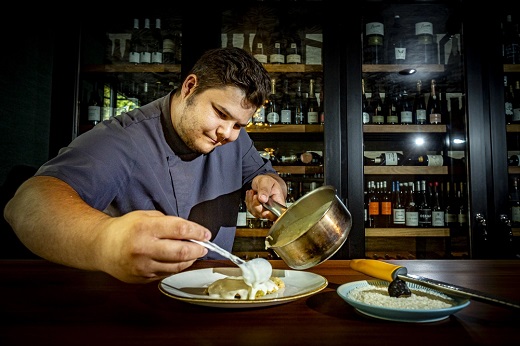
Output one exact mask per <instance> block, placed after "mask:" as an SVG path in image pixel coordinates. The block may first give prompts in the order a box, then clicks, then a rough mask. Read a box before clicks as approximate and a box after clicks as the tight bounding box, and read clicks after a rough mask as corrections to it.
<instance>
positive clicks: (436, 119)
mask: <svg viewBox="0 0 520 346" xmlns="http://www.w3.org/2000/svg"><path fill="white" fill-rule="evenodd" d="M441 118H442V115H441V114H440V113H432V114H430V124H440V123H441Z"/></svg>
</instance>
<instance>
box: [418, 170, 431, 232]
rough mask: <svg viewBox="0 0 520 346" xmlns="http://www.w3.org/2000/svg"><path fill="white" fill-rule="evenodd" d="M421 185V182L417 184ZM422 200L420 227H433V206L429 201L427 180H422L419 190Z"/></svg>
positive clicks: (420, 205) (420, 204) (420, 203)
mask: <svg viewBox="0 0 520 346" xmlns="http://www.w3.org/2000/svg"><path fill="white" fill-rule="evenodd" d="M417 185H418V186H419V184H417ZM419 193H420V196H421V200H420V202H419V227H431V225H432V207H431V205H430V201H429V194H428V192H427V191H426V180H421V181H420V190H419Z"/></svg>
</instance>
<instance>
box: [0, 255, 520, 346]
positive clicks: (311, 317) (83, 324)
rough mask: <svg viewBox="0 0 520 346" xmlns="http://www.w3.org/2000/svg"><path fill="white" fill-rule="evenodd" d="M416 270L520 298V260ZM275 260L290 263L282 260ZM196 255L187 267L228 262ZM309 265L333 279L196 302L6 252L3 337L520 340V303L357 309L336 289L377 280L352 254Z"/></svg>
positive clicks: (0, 264) (42, 340)
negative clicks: (228, 301)
mask: <svg viewBox="0 0 520 346" xmlns="http://www.w3.org/2000/svg"><path fill="white" fill-rule="evenodd" d="M391 262H393V263H399V264H401V265H405V266H406V267H407V268H408V271H409V273H412V274H418V275H422V276H426V277H430V278H433V279H437V280H442V281H446V282H450V283H453V284H457V285H463V286H466V287H470V288H473V289H478V290H480V291H484V292H487V293H490V294H493V295H497V296H500V297H503V298H506V299H511V300H516V301H518V300H519V297H520V261H518V260H408V261H391ZM271 263H272V264H273V267H274V268H281V269H289V268H288V267H286V265H285V264H284V263H283V262H282V261H272V262H271ZM231 266H233V265H232V264H231V263H230V262H229V261H199V262H197V263H195V265H194V266H192V267H191V268H190V269H200V268H207V267H231ZM308 271H311V272H314V273H317V274H320V275H323V276H324V277H326V278H327V280H328V281H329V284H328V287H327V288H325V289H324V290H322V291H321V292H319V293H317V294H315V295H312V296H309V297H305V298H302V299H299V300H296V301H293V302H290V303H286V304H282V305H276V306H269V307H263V308H247V309H227V308H214V307H204V306H199V305H194V304H190V303H186V302H182V301H178V300H176V299H173V298H170V297H168V296H166V295H164V294H162V293H161V292H160V291H159V289H158V283H159V282H156V283H151V284H146V285H142V284H125V283H122V282H120V281H118V280H116V279H114V278H112V277H111V276H109V275H107V274H104V273H99V272H88V271H82V270H77V269H71V268H68V267H64V266H61V265H57V264H53V263H49V262H47V261H44V260H3V261H0V292H1V293H2V294H1V299H0V314H1V316H2V322H1V324H0V345H3V346H7V345H96V346H97V345H99V346H101V345H169V346H176V345H226V346H229V345H262V346H263V345H416V346H423V345H436V346H443V345H457V346H460V345H504V344H519V342H520V318H519V316H520V311H519V310H513V309H509V308H505V307H500V306H495V305H491V304H486V303H481V302H477V301H472V302H471V304H470V305H469V306H468V307H467V308H465V309H463V310H462V311H459V312H458V313H456V314H454V315H452V316H450V317H449V318H447V319H445V320H442V321H438V322H432V323H403V322H393V321H385V320H379V319H372V318H369V317H365V316H362V315H360V314H359V313H357V312H356V310H354V308H352V307H351V306H350V305H348V304H347V303H346V302H345V301H343V300H342V299H341V298H340V297H339V296H338V294H337V293H336V289H337V288H338V287H339V286H340V285H341V284H343V283H346V282H351V281H357V280H365V279H370V277H368V276H366V275H364V274H360V273H358V272H355V271H353V270H352V269H350V267H349V261H348V260H345V261H340V260H329V261H326V262H325V263H323V264H321V265H319V266H316V267H314V268H311V269H309V270H308Z"/></svg>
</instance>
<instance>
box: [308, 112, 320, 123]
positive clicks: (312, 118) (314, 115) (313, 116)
mask: <svg viewBox="0 0 520 346" xmlns="http://www.w3.org/2000/svg"><path fill="white" fill-rule="evenodd" d="M307 123H308V124H317V123H318V112H307Z"/></svg>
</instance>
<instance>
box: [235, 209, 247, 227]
mask: <svg viewBox="0 0 520 346" xmlns="http://www.w3.org/2000/svg"><path fill="white" fill-rule="evenodd" d="M245 226H247V213H246V212H245V211H242V212H238V215H237V227H245Z"/></svg>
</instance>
